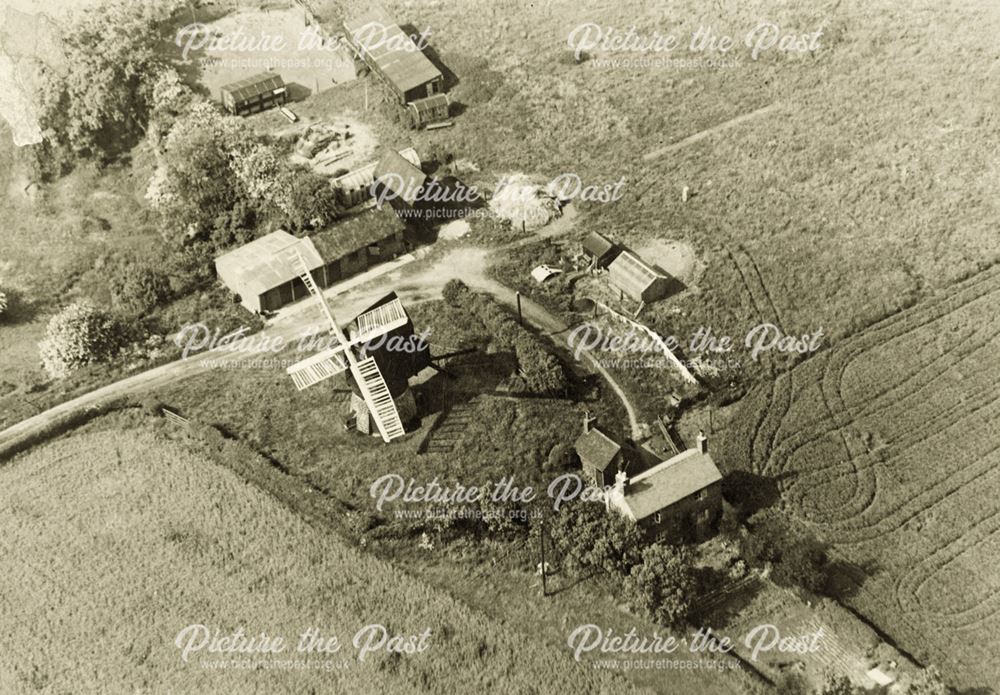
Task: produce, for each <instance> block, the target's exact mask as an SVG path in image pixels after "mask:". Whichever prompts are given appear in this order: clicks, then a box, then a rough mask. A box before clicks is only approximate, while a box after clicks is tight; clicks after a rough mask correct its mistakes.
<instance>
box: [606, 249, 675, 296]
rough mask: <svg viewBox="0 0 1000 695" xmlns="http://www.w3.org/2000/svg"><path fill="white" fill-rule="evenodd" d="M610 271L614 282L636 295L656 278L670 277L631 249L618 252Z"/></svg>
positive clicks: (609, 268) (609, 267)
mask: <svg viewBox="0 0 1000 695" xmlns="http://www.w3.org/2000/svg"><path fill="white" fill-rule="evenodd" d="M608 272H609V273H610V274H611V281H612V282H614V283H615V284H616V285H618V286H619V287H621V288H622V289H623V290H625V291H630V292H631V293H632V294H635V295H638V294H641V293H642V291H643V290H645V289H646V288H647V287H649V286H650V285H651V284H653V282H655V281H656V280H658V279H666V278H668V277H669V276H668V275H667V274H666V273H664V272H662V271H660V270H657V269H656V268H655V267H653V266H651V265H650V264H648V263H646V262H645V261H643V260H642V259H641V258H639V257H638V256H636V255H635V254H634V253H632V252H631V251H622V252H621V253H620V254H618V257H617V258H616V259H615V260H613V261H611V264H610V265H609V266H608Z"/></svg>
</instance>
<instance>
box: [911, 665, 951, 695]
mask: <svg viewBox="0 0 1000 695" xmlns="http://www.w3.org/2000/svg"><path fill="white" fill-rule="evenodd" d="M903 692H904V693H906V695H947V693H948V686H947V685H945V683H944V680H943V679H942V677H941V672H940V671H938V669H937V667H936V666H928V667H927V668H925V669H923V670H922V671H920V672H919V673H917V674H916V675H915V676H913V677H911V678H910V681H909V684H908V685H907V686H906V689H905V690H904V691H903Z"/></svg>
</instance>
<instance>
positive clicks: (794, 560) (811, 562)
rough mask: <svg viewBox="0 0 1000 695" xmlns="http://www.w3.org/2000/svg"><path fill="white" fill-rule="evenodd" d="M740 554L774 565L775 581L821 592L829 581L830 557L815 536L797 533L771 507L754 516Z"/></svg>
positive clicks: (755, 562)
mask: <svg viewBox="0 0 1000 695" xmlns="http://www.w3.org/2000/svg"><path fill="white" fill-rule="evenodd" d="M740 553H741V555H742V556H743V558H744V559H745V560H746V561H747V562H748V563H749V564H751V565H753V566H756V567H764V566H767V565H770V567H771V576H772V577H773V578H774V581H776V582H778V583H779V584H783V585H785V586H795V585H797V586H801V587H802V588H804V589H807V590H809V591H814V592H815V591H820V590H821V589H822V588H823V586H824V585H825V583H826V557H825V553H824V552H823V548H822V546H821V545H820V544H819V543H818V542H817V541H816V540H814V539H813V538H811V537H809V536H807V535H805V534H803V533H800V532H799V533H797V532H793V531H792V529H791V528H790V527H789V526H788V522H787V521H785V519H784V518H783V517H781V516H780V515H779V514H778V513H777V512H775V511H773V510H768V511H764V512H760V513H758V514H756V515H755V516H753V517H751V518H750V531H749V532H748V533H746V534H744V535H743V536H742V537H741V539H740Z"/></svg>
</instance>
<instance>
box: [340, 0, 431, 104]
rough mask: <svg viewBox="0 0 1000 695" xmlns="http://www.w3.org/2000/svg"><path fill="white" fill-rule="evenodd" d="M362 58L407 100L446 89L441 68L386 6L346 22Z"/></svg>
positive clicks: (355, 47)
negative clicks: (386, 10) (408, 33)
mask: <svg viewBox="0 0 1000 695" xmlns="http://www.w3.org/2000/svg"><path fill="white" fill-rule="evenodd" d="M344 30H345V32H346V34H347V40H348V41H349V42H350V43H351V46H352V48H353V49H354V51H355V53H356V54H357V56H358V57H359V58H361V59H362V60H363V61H364V62H365V64H366V65H367V66H368V67H369V68H371V69H372V71H374V72H375V73H377V74H378V75H380V76H381V77H382V79H383V80H384V81H385V83H386V84H387V85H388V86H389V88H390V89H391V90H392V91H393V92H394V93H395V94H396V97H397V98H398V99H399V101H400V103H402V104H406V103H408V102H411V101H416V100H417V99H422V98H424V97H429V96H432V95H434V94H438V93H440V92H443V91H444V77H443V76H442V75H441V71H440V70H438V69H437V68H436V67H434V64H433V63H432V62H431V61H430V60H428V59H427V56H425V55H424V54H423V52H421V50H420V47H419V46H417V44H415V43H414V42H413V39H411V38H410V37H409V36H408V35H407V34H406V32H404V31H403V30H402V29H400V28H399V25H398V24H397V23H396V20H394V19H393V18H392V17H390V16H389V15H388V14H387V13H386V12H385V11H384V10H382V9H378V8H373V9H370V10H369V11H368V12H366V13H364V14H362V15H359V16H357V17H354V18H353V19H349V20H347V21H345V22H344Z"/></svg>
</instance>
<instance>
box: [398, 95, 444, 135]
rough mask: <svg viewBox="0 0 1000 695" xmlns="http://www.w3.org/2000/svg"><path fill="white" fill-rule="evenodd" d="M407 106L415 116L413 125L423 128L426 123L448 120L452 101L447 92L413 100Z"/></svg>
mask: <svg viewBox="0 0 1000 695" xmlns="http://www.w3.org/2000/svg"><path fill="white" fill-rule="evenodd" d="M407 107H408V108H409V110H410V113H411V114H412V116H413V127H414V128H423V127H424V126H425V125H430V124H432V123H440V122H442V121H446V120H448V113H449V109H450V107H451V101H450V100H449V99H448V95H447V94H434V95H432V96H429V97H424V98H423V99H417V100H416V101H411V102H410V103H409V104H407Z"/></svg>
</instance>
